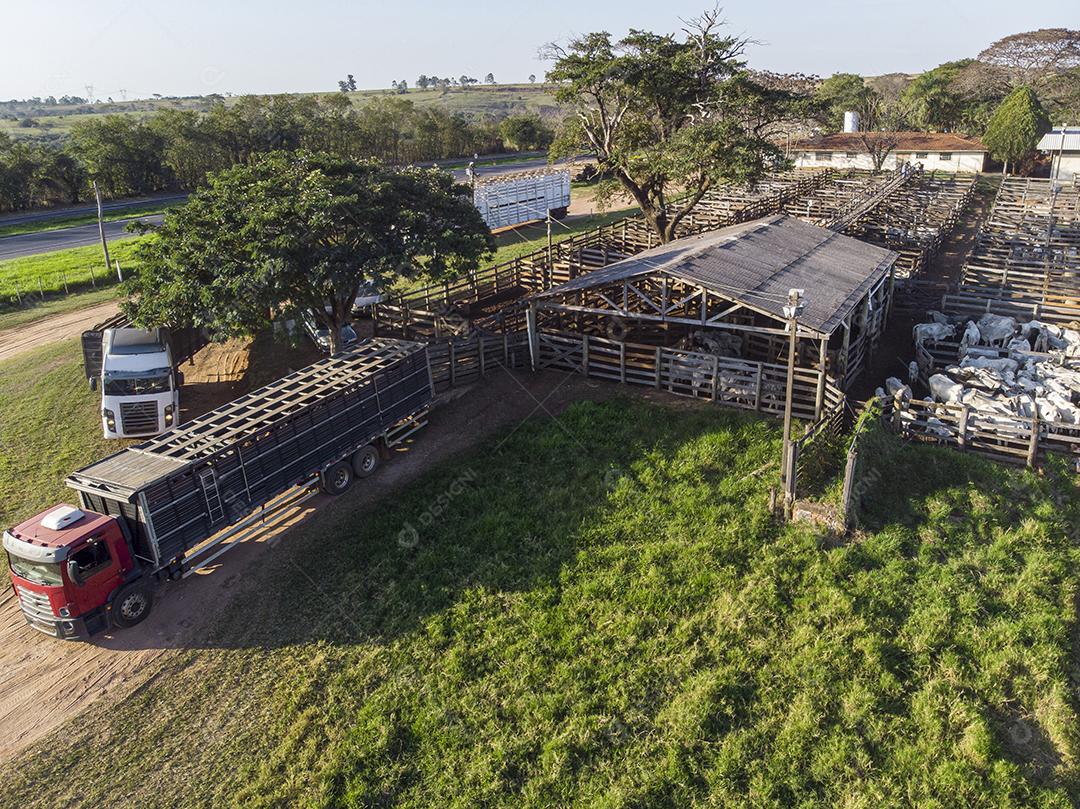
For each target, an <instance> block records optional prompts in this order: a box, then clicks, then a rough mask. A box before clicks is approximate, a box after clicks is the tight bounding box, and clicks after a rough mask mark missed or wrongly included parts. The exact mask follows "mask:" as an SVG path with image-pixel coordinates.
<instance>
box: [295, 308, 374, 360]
mask: <svg viewBox="0 0 1080 809" xmlns="http://www.w3.org/2000/svg"><path fill="white" fill-rule="evenodd" d="M300 320H301V322H302V323H303V324H304V331H305V332H307V336H308V337H310V338H311V341H312V342H313V343H315V346H316V348H318V349H319V351H321V352H322V353H323V354H329V353H330V329H329V328H327V327H326V326H324V325H323V324H322V323H318V322H316V320H315V317H314V316H313V315H312V314H311V313H310V312H304V314H303V315H301V317H300ZM359 339H360V338H359V337H358V336H357V334H356V329H354V328H353V327H352V326H351V325H350V324H349V323H346V324H345V325H344V326H342V327H341V343H340V345H341V346H342V348H348V347H349V346H352V345H356V341H357V340H359Z"/></svg>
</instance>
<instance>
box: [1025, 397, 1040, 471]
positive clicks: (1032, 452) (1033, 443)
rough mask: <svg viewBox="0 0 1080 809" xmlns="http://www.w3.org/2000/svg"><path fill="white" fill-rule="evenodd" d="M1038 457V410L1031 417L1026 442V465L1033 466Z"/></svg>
mask: <svg viewBox="0 0 1080 809" xmlns="http://www.w3.org/2000/svg"><path fill="white" fill-rule="evenodd" d="M1038 458H1039V411H1038V410H1036V411H1035V415H1034V416H1032V418H1031V440H1030V441H1029V442H1028V454H1027V465H1028V466H1029V467H1034V466H1035V462H1036V461H1037V460H1038Z"/></svg>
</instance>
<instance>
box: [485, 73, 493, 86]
mask: <svg viewBox="0 0 1080 809" xmlns="http://www.w3.org/2000/svg"><path fill="white" fill-rule="evenodd" d="M484 81H485V82H486V83H487V84H494V83H495V74H494V73H488V74H487V75H486V76H484Z"/></svg>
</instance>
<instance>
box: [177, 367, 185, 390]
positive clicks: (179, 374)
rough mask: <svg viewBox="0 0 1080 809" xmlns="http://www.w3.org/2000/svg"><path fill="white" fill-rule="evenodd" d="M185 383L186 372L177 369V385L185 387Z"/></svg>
mask: <svg viewBox="0 0 1080 809" xmlns="http://www.w3.org/2000/svg"><path fill="white" fill-rule="evenodd" d="M183 384H184V372H183V371H177V372H176V387H178V388H179V387H183Z"/></svg>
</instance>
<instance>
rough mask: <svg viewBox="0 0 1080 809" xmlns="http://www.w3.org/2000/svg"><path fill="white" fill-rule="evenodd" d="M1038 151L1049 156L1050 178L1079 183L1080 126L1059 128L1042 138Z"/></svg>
mask: <svg viewBox="0 0 1080 809" xmlns="http://www.w3.org/2000/svg"><path fill="white" fill-rule="evenodd" d="M1039 151H1040V152H1043V153H1044V154H1048V155H1050V160H1051V167H1050V178H1051V179H1053V180H1071V181H1073V182H1078V181H1080V126H1059V127H1057V128H1056V129H1052V130H1050V131H1049V132H1047V133H1046V134H1045V135H1043V136H1042V140H1040V141H1039Z"/></svg>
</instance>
